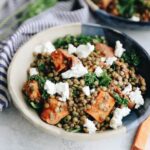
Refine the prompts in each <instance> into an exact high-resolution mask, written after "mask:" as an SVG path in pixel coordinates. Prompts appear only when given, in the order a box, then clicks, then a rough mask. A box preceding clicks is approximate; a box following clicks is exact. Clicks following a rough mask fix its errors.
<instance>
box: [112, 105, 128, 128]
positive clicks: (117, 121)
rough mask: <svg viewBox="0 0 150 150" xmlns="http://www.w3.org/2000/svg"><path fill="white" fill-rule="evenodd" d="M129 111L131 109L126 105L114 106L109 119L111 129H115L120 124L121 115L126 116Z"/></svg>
mask: <svg viewBox="0 0 150 150" xmlns="http://www.w3.org/2000/svg"><path fill="white" fill-rule="evenodd" d="M130 111H131V110H130V109H129V108H128V107H123V108H116V109H115V110H114V113H113V117H112V119H111V121H110V127H111V128H113V129H117V128H119V127H120V126H122V119H123V117H125V116H127V115H128V114H129V113H130Z"/></svg>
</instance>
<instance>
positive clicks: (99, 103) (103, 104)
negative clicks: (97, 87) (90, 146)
mask: <svg viewBox="0 0 150 150" xmlns="http://www.w3.org/2000/svg"><path fill="white" fill-rule="evenodd" d="M114 105H115V100H114V98H113V97H112V96H110V95H109V93H108V92H104V91H101V92H100V93H99V94H98V96H97V98H96V103H95V104H93V105H92V106H91V108H90V109H87V110H85V112H86V113H88V114H89V115H90V116H92V117H93V118H94V119H95V120H97V121H98V122H99V123H102V122H103V121H105V119H106V118H107V116H108V115H109V114H110V112H111V111H112V109H113V107H114Z"/></svg>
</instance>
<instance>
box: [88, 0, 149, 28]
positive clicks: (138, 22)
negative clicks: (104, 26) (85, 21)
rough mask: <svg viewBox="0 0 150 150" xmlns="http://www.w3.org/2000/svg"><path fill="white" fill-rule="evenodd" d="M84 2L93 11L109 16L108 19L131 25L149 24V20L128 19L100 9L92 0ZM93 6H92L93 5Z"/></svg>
mask: <svg viewBox="0 0 150 150" xmlns="http://www.w3.org/2000/svg"><path fill="white" fill-rule="evenodd" d="M89 1H90V2H89ZM86 3H87V4H88V6H89V7H90V8H91V10H92V11H93V12H95V13H101V14H102V15H104V16H106V17H109V18H110V19H113V20H118V21H121V22H124V23H129V24H132V25H141V26H142V25H144V26H150V21H148V22H146V21H133V20H129V19H126V18H124V17H120V16H114V15H112V14H111V13H108V12H106V11H105V10H102V9H100V8H99V7H98V6H97V5H96V4H95V3H94V2H93V0H86ZM92 5H93V6H94V7H93V6H92Z"/></svg>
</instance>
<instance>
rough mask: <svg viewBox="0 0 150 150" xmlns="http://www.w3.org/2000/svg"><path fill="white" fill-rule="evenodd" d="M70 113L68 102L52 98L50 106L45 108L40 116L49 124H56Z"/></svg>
mask: <svg viewBox="0 0 150 150" xmlns="http://www.w3.org/2000/svg"><path fill="white" fill-rule="evenodd" d="M60 104H61V106H60ZM68 114H69V112H68V108H67V104H66V103H64V102H60V101H58V100H57V99H50V102H49V107H48V108H44V110H43V111H42V113H41V115H40V117H41V119H42V120H43V121H45V122H47V123H48V124H52V125H55V124H57V123H58V122H59V121H60V120H61V119H62V118H64V117H65V116H67V115H68Z"/></svg>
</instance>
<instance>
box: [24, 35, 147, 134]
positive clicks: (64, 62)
mask: <svg viewBox="0 0 150 150" xmlns="http://www.w3.org/2000/svg"><path fill="white" fill-rule="evenodd" d="M33 56H34V61H33V62H32V63H31V66H30V68H29V71H28V79H27V81H26V83H25V84H24V86H23V94H24V96H25V99H26V101H27V103H28V104H29V105H30V106H31V107H32V108H33V109H35V110H36V111H37V113H38V114H39V116H40V118H41V119H42V120H43V121H45V122H46V123H48V124H51V125H55V126H57V127H59V128H62V129H64V130H66V131H69V132H81V133H95V132H98V131H104V130H107V129H112V128H113V129H117V128H118V127H120V126H122V119H123V117H125V116H127V115H128V114H129V113H130V111H131V110H132V109H137V108H139V107H140V106H141V105H143V104H144V99H143V97H142V95H143V94H144V93H145V91H146V82H145V80H144V78H143V77H142V76H141V75H139V74H138V73H137V68H138V65H139V63H140V57H139V56H138V55H137V54H136V52H135V51H134V50H131V51H129V52H128V51H126V50H125V49H124V48H123V45H122V43H121V42H120V41H116V46H115V47H114V48H113V47H110V46H108V44H107V41H106V40H105V38H104V37H100V36H85V35H78V36H71V35H68V36H65V37H63V38H60V39H57V40H56V41H55V42H54V43H53V44H52V43H51V42H47V43H45V44H43V45H39V46H37V47H36V48H35V51H34V53H33Z"/></svg>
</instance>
